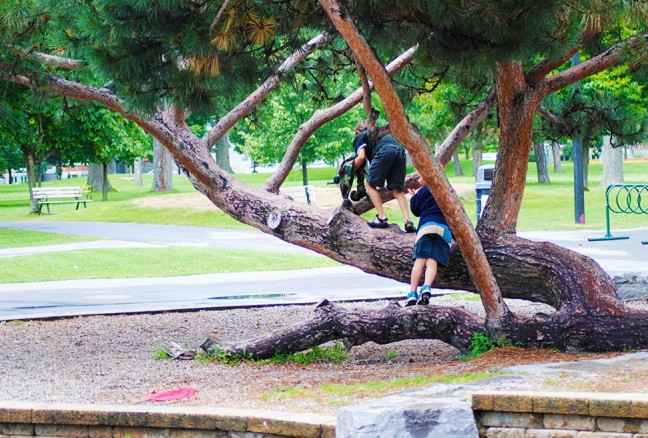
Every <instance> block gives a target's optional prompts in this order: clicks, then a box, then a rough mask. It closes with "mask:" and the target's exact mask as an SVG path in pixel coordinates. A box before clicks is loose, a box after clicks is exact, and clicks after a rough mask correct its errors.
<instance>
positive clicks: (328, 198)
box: [131, 184, 475, 210]
mask: <svg viewBox="0 0 648 438" xmlns="http://www.w3.org/2000/svg"><path fill="white" fill-rule="evenodd" d="M452 187H453V188H454V190H455V192H457V195H459V197H470V196H471V195H472V196H474V194H475V186H474V185H473V184H453V185H452ZM314 190H315V203H314V205H315V206H316V207H319V208H335V207H338V206H340V205H341V204H342V196H341V195H340V190H339V189H338V187H337V186H331V187H315V188H314ZM407 197H408V198H409V195H408V196H407ZM390 202H393V203H396V202H395V201H390ZM131 203H132V204H133V205H134V206H136V207H142V208H182V209H187V208H192V209H196V210H212V209H218V207H216V206H215V205H214V204H213V203H212V202H211V201H210V200H209V199H208V198H207V197H206V196H205V195H203V194H202V193H198V192H196V193H177V194H169V195H159V196H149V197H146V198H140V199H135V200H133V201H131Z"/></svg>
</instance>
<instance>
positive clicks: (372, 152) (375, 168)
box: [353, 120, 416, 233]
mask: <svg viewBox="0 0 648 438" xmlns="http://www.w3.org/2000/svg"><path fill="white" fill-rule="evenodd" d="M355 133H356V136H355V138H354V140H353V149H354V150H355V152H356V155H357V157H356V159H355V161H354V163H353V164H354V166H353V167H354V169H358V168H359V167H360V166H361V165H362V164H363V163H364V161H365V160H367V161H369V164H370V165H369V172H368V174H367V193H368V194H369V198H370V199H371V202H372V203H373V205H374V207H375V208H376V212H378V214H377V215H376V219H374V220H373V221H371V222H369V226H370V227H372V228H387V227H388V226H389V224H388V223H387V221H388V219H387V218H386V217H385V210H384V209H383V204H382V198H381V197H380V192H379V191H378V189H380V188H381V187H383V186H384V185H385V180H386V181H387V189H388V190H391V191H392V194H393V195H394V198H396V200H397V201H398V206H399V207H400V209H401V211H402V212H403V218H404V219H405V231H406V232H408V233H413V232H415V231H416V229H415V228H414V223H413V222H412V221H411V220H410V215H409V209H408V208H407V199H405V193H403V188H404V185H405V172H406V161H405V149H403V147H402V146H401V145H400V144H399V143H398V142H397V141H396V140H395V139H394V138H393V137H391V136H389V135H387V136H385V137H383V138H381V139H380V140H378V142H377V143H374V142H373V141H371V140H370V139H369V135H368V132H367V121H366V120H361V121H360V122H358V124H357V125H356V129H355Z"/></svg>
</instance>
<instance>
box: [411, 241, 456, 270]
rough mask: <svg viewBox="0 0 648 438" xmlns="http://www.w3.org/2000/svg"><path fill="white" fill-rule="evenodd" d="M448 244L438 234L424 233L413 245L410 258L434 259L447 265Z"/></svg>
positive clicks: (448, 256) (448, 255)
mask: <svg viewBox="0 0 648 438" xmlns="http://www.w3.org/2000/svg"><path fill="white" fill-rule="evenodd" d="M449 258H450V245H448V243H447V242H446V241H445V240H443V237H441V236H439V235H438V234H424V235H423V236H421V237H420V238H419V240H418V241H417V242H416V244H415V245H414V250H413V251H412V260H416V259H434V260H436V261H437V263H439V264H441V265H443V266H448V259H449Z"/></svg>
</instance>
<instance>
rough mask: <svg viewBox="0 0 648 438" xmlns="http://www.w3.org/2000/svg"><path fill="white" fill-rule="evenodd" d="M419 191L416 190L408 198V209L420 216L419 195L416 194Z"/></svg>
mask: <svg viewBox="0 0 648 438" xmlns="http://www.w3.org/2000/svg"><path fill="white" fill-rule="evenodd" d="M419 193H420V191H417V192H416V193H415V194H414V196H412V197H411V198H410V210H411V211H412V214H413V215H414V216H416V217H420V216H421V197H420V196H418V195H419Z"/></svg>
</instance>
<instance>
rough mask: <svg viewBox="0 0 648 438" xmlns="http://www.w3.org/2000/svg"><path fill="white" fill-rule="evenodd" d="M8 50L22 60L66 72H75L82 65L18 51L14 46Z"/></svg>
mask: <svg viewBox="0 0 648 438" xmlns="http://www.w3.org/2000/svg"><path fill="white" fill-rule="evenodd" d="M8 49H9V50H10V51H11V52H12V53H15V54H16V55H18V56H20V57H22V58H29V59H32V60H34V61H38V62H40V63H43V64H48V65H55V66H56V67H61V68H65V69H68V70H76V69H77V68H79V67H80V66H81V65H82V62H81V61H79V60H77V59H72V58H64V57H62V56H55V55H48V54H46V53H40V52H34V51H32V50H29V49H20V48H18V47H14V46H8Z"/></svg>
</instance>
